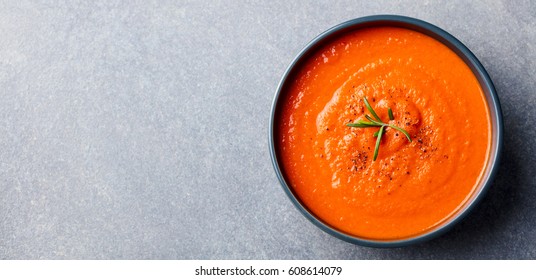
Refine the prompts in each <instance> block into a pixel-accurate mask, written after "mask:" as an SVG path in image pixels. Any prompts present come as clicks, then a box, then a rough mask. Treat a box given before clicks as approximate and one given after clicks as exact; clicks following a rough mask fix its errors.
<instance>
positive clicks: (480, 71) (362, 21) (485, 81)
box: [268, 15, 503, 248]
mask: <svg viewBox="0 0 536 280" xmlns="http://www.w3.org/2000/svg"><path fill="white" fill-rule="evenodd" d="M378 26H392V27H401V28H406V29H410V30H414V31H417V32H420V33H423V34H425V35H428V36H430V37H432V38H434V39H436V40H438V41H440V42H441V43H443V44H444V45H446V46H447V47H449V48H450V49H451V50H452V51H454V52H455V53H456V54H457V55H458V56H459V57H460V58H462V60H463V61H464V62H465V63H466V64H467V65H468V66H469V68H470V69H471V71H472V72H473V74H474V75H475V77H476V78H477V79H478V81H479V84H480V86H481V87H482V91H483V92H484V95H485V99H486V103H487V106H488V109H489V113H490V122H491V129H492V139H491V144H490V145H491V147H490V151H489V159H488V161H487V163H486V164H487V168H486V167H485V168H486V170H485V171H484V172H483V174H482V179H481V182H482V187H481V188H480V189H479V190H475V193H474V194H472V197H473V198H472V201H471V200H469V201H467V202H466V206H465V208H462V209H460V210H458V213H455V214H453V215H454V216H453V217H452V218H450V219H449V220H446V221H445V222H444V223H445V224H442V225H439V226H437V227H435V228H433V229H431V230H429V231H427V232H425V233H423V234H419V235H415V236H410V237H407V238H403V239H397V240H375V239H366V238H360V237H356V236H353V235H350V234H348V233H345V232H343V231H340V230H338V229H337V228H335V227H332V226H330V225H329V224H327V223H325V222H323V221H322V220H321V219H320V218H317V217H316V216H315V215H314V213H312V212H311V211H309V209H308V208H307V207H306V206H305V205H303V204H302V203H301V201H300V199H299V198H298V197H297V196H296V195H295V194H294V193H293V191H292V189H291V187H290V186H289V184H287V182H286V180H285V178H284V176H283V171H282V170H281V168H280V165H279V162H278V158H277V152H276V148H275V146H276V144H275V139H274V136H275V131H274V129H275V127H274V125H275V122H276V117H277V116H276V112H277V109H278V101H279V100H280V96H281V92H282V89H283V88H284V86H285V84H286V82H287V80H288V78H289V76H290V75H291V74H292V73H293V71H294V70H295V67H296V66H297V65H299V64H300V63H301V62H302V61H303V60H304V59H307V56H308V55H309V54H311V53H313V52H314V51H316V49H317V48H318V47H319V46H321V45H322V43H323V42H325V41H330V40H331V39H332V38H335V37H337V36H339V34H343V33H346V32H350V31H353V30H358V29H362V28H366V27H378ZM268 137H269V149H270V156H271V160H272V165H273V167H274V170H275V173H276V175H277V178H278V180H279V182H280V183H281V186H282V187H283V190H284V191H285V193H286V194H287V196H288V197H289V199H290V200H291V201H292V203H293V204H294V206H295V207H296V208H298V210H299V211H300V212H301V213H302V214H303V215H304V216H305V217H306V218H307V219H308V220H309V221H311V222H312V223H313V224H315V225H316V226H317V227H319V228H320V229H322V230H323V231H325V232H327V233H328V234H330V235H332V236H335V237H337V238H339V239H341V240H344V241H347V242H350V243H353V244H357V245H362V246H367V247H381V248H386V247H402V246H408V245H414V244H417V243H421V242H425V241H428V240H430V239H433V238H436V237H438V236H440V235H442V234H444V233H446V232H447V231H449V230H450V229H451V228H452V227H453V226H454V225H455V224H457V223H459V222H460V221H461V220H462V219H463V218H465V217H466V216H467V214H469V213H470V212H471V211H472V210H473V209H474V208H475V207H476V205H477V204H478V203H479V202H480V201H481V200H482V197H483V196H484V195H485V193H486V192H487V191H488V189H489V187H490V186H491V184H492V182H493V179H494V178H495V175H496V173H497V172H498V168H499V162H500V157H501V152H502V146H503V120H502V110H501V106H500V102H499V98H498V96H497V92H496V90H495V86H494V85H493V82H492V81H491V78H490V76H489V74H488V73H487V72H486V70H485V69H484V67H483V66H482V64H481V63H480V61H479V60H478V59H477V57H476V56H475V55H474V54H473V53H472V52H471V51H470V50H469V49H468V48H467V47H466V46H465V45H464V44H463V43H462V42H460V41H459V40H458V39H456V38H455V37H454V36H452V35H451V34H450V33H448V32H446V31H445V30H443V29H441V28H439V27H437V26H435V25H433V24H431V23H428V22H426V21H423V20H419V19H416V18H412V17H407V16H400V15H373V16H366V17H359V18H355V19H352V20H349V21H346V22H343V23H340V24H338V25H336V26H334V27H331V28H329V29H327V30H326V31H324V32H322V33H321V34H319V35H318V36H316V37H315V38H314V39H313V40H311V41H310V42H309V43H308V44H307V45H305V47H304V48H303V49H302V50H301V51H300V52H299V53H298V55H296V56H295V58H294V59H293V60H292V62H291V63H290V64H289V66H288V67H287V69H286V70H285V72H284V74H283V76H282V78H281V80H280V81H279V84H278V86H277V90H276V92H275V96H274V99H273V101H272V107H271V113H270V123H269V132H268ZM494 144H495V145H494ZM486 171H487V172H486ZM442 223H443V222H442Z"/></svg>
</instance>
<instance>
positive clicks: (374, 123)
mask: <svg viewBox="0 0 536 280" xmlns="http://www.w3.org/2000/svg"><path fill="white" fill-rule="evenodd" d="M363 101H364V102H365V106H366V107H367V109H368V110H369V112H370V114H371V115H372V116H373V117H374V119H373V118H371V117H370V116H369V115H366V114H365V118H367V120H369V121H368V122H367V121H363V120H359V121H357V122H356V123H348V124H346V126H350V127H358V128H368V127H379V128H380V130H378V131H376V132H374V134H373V136H374V137H378V139H377V140H376V147H375V148H374V158H373V160H376V158H377V157H378V151H379V150H380V142H381V140H382V136H383V135H384V132H385V128H386V127H390V128H393V129H396V130H398V131H400V132H402V133H404V135H406V137H407V138H408V140H409V142H411V137H410V136H409V133H408V132H407V131H405V130H404V129H402V128H400V127H398V126H396V125H392V124H388V123H384V122H383V121H382V120H381V119H380V117H378V114H376V112H374V109H372V106H370V103H369V102H368V100H367V98H366V97H364V98H363ZM387 113H388V114H389V120H394V119H395V118H394V116H393V110H391V108H389V109H388V110H387Z"/></svg>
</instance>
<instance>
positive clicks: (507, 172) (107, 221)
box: [0, 0, 536, 259]
mask: <svg viewBox="0 0 536 280" xmlns="http://www.w3.org/2000/svg"><path fill="white" fill-rule="evenodd" d="M386 13H390V14H401V15H407V16H412V17H416V18H420V19H423V20H426V21H428V22H431V23H433V24H436V25H438V26H440V27H442V28H444V29H446V30H447V31H449V32H450V33H452V34H453V35H454V36H456V37H457V38H458V39H460V40H461V41H462V42H464V43H465V44H466V45H467V46H468V47H469V48H470V49H471V50H472V51H473V52H474V53H475V54H476V55H477V57H479V59H480V60H481V62H482V63H483V65H484V66H485V67H486V68H487V70H488V72H489V73H490V75H491V77H492V79H493V80H494V82H495V85H496V87H497V90H498V92H499V95H500V99H501V102H502V106H503V110H504V120H505V125H506V129H505V132H506V135H505V136H506V137H505V149H504V154H503V161H502V164H501V168H500V171H499V174H498V177H497V179H496V181H495V184H494V185H493V187H492V189H491V190H490V192H489V193H488V195H487V196H486V198H485V200H484V201H483V203H482V204H481V205H479V207H478V208H477V209H476V210H475V211H474V212H473V213H472V214H471V215H470V216H469V217H468V218H467V219H466V220H464V221H463V222H462V223H461V224H459V225H457V226H456V227H455V228H454V229H453V230H452V231H451V232H449V233H448V234H446V235H444V236H442V237H440V238H438V239H435V240H433V241H431V242H428V243H425V244H422V245H418V246H414V247H409V248H399V249H372V248H363V247H359V246H355V245H352V244H348V243H345V242H343V241H340V240H338V239H336V238H333V237H331V236H329V235H327V234H326V233H324V232H322V231H321V230H319V229H317V228H316V227H315V226H314V225H312V224H311V223H310V222H308V221H307V220H306V219H305V218H304V217H303V216H301V214H300V213H299V212H298V211H297V210H296V209H295V208H294V206H293V205H292V204H291V202H290V201H289V200H288V198H287V197H286V195H285V194H284V192H283V191H282V189H281V187H280V185H279V183H278V181H277V179H276V176H275V174H274V172H273V169H272V166H271V162H270V156H269V153H268V141H267V138H268V136H267V126H268V121H269V112H270V106H271V101H272V98H273V95H274V91H275V88H276V86H277V83H278V81H279V79H280V77H281V75H282V73H283V71H284V70H285V68H286V66H287V65H288V64H289V63H290V61H291V60H292V58H293V57H294V56H295V55H296V54H297V52H298V51H299V50H300V49H301V48H302V47H303V46H304V45H305V44H306V43H307V42H308V41H309V40H311V39H312V38H313V37H315V36H316V35H318V34H319V33H320V32H322V31H324V30H326V29H327V28H329V27H331V26H333V25H335V24H338V23H340V22H343V21H346V20H349V19H352V18H356V17H360V16H366V15H372V14H386ZM535 69H536V4H535V2H533V1H528V0H527V1H482V2H480V1H337V2H332V1H96V2H93V1H81V2H78V1H66V2H64V1H9V0H0V97H1V99H0V114H1V116H0V258H3V259H318V258H321V259H324V258H325V259H512V258H514V259H534V258H536V243H535V242H534V240H535V238H536V225H535V224H534V221H536V203H535V199H536V181H535V178H536V168H535V167H534V166H536V159H535V157H534V155H535V153H536V141H535V140H534V139H536V130H534V124H535V123H536V120H535V117H536V116H535V111H534V108H535V105H536V94H535V93H536V83H535V81H534V79H535V76H536V75H535V74H536V70H535Z"/></svg>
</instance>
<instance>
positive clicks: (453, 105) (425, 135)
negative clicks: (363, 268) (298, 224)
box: [275, 27, 491, 240]
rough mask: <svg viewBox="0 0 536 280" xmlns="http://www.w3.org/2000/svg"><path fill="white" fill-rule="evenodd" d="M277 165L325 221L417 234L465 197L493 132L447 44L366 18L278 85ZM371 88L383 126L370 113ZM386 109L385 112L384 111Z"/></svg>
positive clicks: (384, 235) (378, 233)
mask: <svg viewBox="0 0 536 280" xmlns="http://www.w3.org/2000/svg"><path fill="white" fill-rule="evenodd" d="M281 98H282V99H283V100H281V101H282V102H281V104H284V105H283V108H282V110H281V115H280V117H279V119H278V120H277V123H276V134H275V139H276V142H277V144H276V146H277V148H276V149H277V153H278V157H279V159H280V164H281V167H282V170H283V172H284V174H285V177H286V179H287V182H288V184H289V186H290V187H291V188H292V189H293V191H294V193H295V194H296V195H297V197H298V199H299V200H300V201H301V202H302V203H303V204H304V205H305V206H306V208H308V209H309V210H310V211H311V212H312V213H313V214H314V215H316V216H317V217H318V218H319V219H320V220H321V221H323V222H325V223H327V224H329V225H330V226H332V227H334V228H336V229H338V230H340V231H342V232H346V233H348V234H350V235H352V236H356V237H361V238H370V239H379V240H390V239H399V238H407V237H411V236H415V235H419V234H422V233H423V232H426V231H427V230H429V229H432V228H433V227H434V226H435V225H438V224H439V223H441V222H442V221H444V220H446V219H448V218H449V217H450V216H451V215H452V214H453V213H456V211H457V210H458V209H459V208H460V207H461V206H462V205H463V204H464V202H465V201H466V200H467V199H468V198H469V197H470V196H471V194H472V192H473V190H474V188H475V186H476V185H477V183H478V182H479V180H480V177H481V176H482V173H483V170H484V166H485V164H486V161H487V157H488V153H489V147H490V143H491V126H490V117H489V112H488V107H487V105H486V101H485V98H484V94H483V91H482V89H481V87H480V85H479V83H478V81H477V79H476V77H475V76H474V74H473V73H472V72H471V70H470V69H469V67H468V66H467V65H466V64H465V63H464V62H463V61H462V60H461V59H460V58H459V57H458V56H457V55H456V54H455V53H454V52H453V51H452V50H450V49H449V48H448V47H446V46H445V45H443V44H442V43H440V42H438V41H437V40H435V39H433V38H431V37H429V36H426V35H424V34H422V33H419V32H415V31H411V30H408V29H403V28H395V27H371V28H365V29H360V30H357V31H353V32H349V33H346V34H345V35H342V36H340V37H338V38H337V39H335V40H333V41H331V42H329V43H327V44H324V45H323V46H322V47H321V49H320V50H318V51H317V52H316V53H314V54H313V55H311V56H309V58H308V59H307V60H306V61H305V62H304V63H303V64H301V66H300V69H299V71H298V72H297V74H296V75H295V76H293V80H292V82H291V83H290V84H289V85H288V86H287V87H286V88H284V89H283V91H282V97H281ZM364 98H367V99H368V101H369V103H370V105H371V107H372V108H373V110H374V111H375V112H376V113H377V115H378V117H379V118H380V119H381V120H383V121H384V122H385V123H389V124H392V125H396V126H398V127H400V128H402V129H403V130H405V131H407V133H408V134H409V135H410V137H411V140H412V141H411V142H410V141H408V139H407V138H406V136H405V135H404V134H403V133H401V132H400V131H398V130H396V129H393V128H389V127H386V128H385V133H384V135H383V137H381V138H380V144H379V149H378V155H377V158H376V160H373V154H374V150H375V146H376V141H377V137H376V136H375V135H374V134H375V133H376V132H377V131H378V130H379V127H370V128H358V127H348V126H347V124H349V123H355V122H357V121H360V120H364V121H367V119H366V118H365V115H366V114H368V115H371V114H370V111H369V110H368V109H367V107H366V106H365V104H364ZM389 109H391V110H392V117H393V119H392V120H390V116H389V114H388V110H389Z"/></svg>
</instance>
